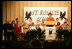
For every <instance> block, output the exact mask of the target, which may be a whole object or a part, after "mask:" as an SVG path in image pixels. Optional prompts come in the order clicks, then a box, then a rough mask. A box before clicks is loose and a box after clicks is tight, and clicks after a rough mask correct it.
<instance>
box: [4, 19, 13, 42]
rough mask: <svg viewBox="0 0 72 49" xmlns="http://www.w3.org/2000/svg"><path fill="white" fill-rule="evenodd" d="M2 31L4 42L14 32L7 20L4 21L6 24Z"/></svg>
mask: <svg viewBox="0 0 72 49" xmlns="http://www.w3.org/2000/svg"><path fill="white" fill-rule="evenodd" d="M3 30H4V37H5V41H6V40H8V41H9V40H10V37H11V36H12V32H13V31H14V28H13V26H12V25H11V24H10V22H9V20H6V23H5V24H3Z"/></svg>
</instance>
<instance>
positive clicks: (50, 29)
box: [45, 25, 56, 40]
mask: <svg viewBox="0 0 72 49" xmlns="http://www.w3.org/2000/svg"><path fill="white" fill-rule="evenodd" d="M45 35H46V36H45V40H55V39H56V29H55V26H54V25H47V26H46V27H45Z"/></svg>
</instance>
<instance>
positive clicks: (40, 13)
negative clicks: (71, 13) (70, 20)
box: [24, 7, 67, 22]
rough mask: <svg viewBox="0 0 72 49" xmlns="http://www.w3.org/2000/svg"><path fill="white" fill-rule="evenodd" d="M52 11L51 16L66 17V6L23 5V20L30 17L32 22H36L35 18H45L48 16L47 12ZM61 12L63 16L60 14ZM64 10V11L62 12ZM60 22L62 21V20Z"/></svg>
mask: <svg viewBox="0 0 72 49" xmlns="http://www.w3.org/2000/svg"><path fill="white" fill-rule="evenodd" d="M49 12H51V13H52V17H54V19H55V20H56V18H60V17H63V16H64V15H65V16H64V17H65V18H67V7H24V18H25V21H28V19H29V18H30V17H31V18H32V21H33V22H36V20H40V21H41V20H42V19H44V20H46V18H47V17H49V16H48V13H49ZM61 12H62V15H63V16H60V15H61V14H60V13H61ZM64 12H66V13H65V14H64ZM62 22H64V21H63V20H62Z"/></svg>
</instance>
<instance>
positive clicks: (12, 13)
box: [3, 1, 71, 24]
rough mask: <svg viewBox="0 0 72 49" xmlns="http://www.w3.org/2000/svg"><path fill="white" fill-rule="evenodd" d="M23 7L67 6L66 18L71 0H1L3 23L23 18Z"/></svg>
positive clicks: (69, 11)
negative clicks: (7, 20)
mask: <svg viewBox="0 0 72 49" xmlns="http://www.w3.org/2000/svg"><path fill="white" fill-rule="evenodd" d="M24 7H67V8H68V19H69V17H70V16H71V1H3V24H4V23H5V22H6V19H9V20H10V21H12V20H15V19H16V18H19V20H20V22H22V20H23V19H24Z"/></svg>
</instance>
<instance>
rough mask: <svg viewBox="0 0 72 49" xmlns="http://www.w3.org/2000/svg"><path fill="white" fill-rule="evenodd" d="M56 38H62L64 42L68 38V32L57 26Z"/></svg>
mask: <svg viewBox="0 0 72 49" xmlns="http://www.w3.org/2000/svg"><path fill="white" fill-rule="evenodd" d="M56 32H57V36H58V38H60V39H62V37H64V40H65V39H67V38H68V36H70V33H71V32H69V31H68V30H65V29H63V28H62V26H59V27H58V28H57V30H56Z"/></svg>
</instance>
